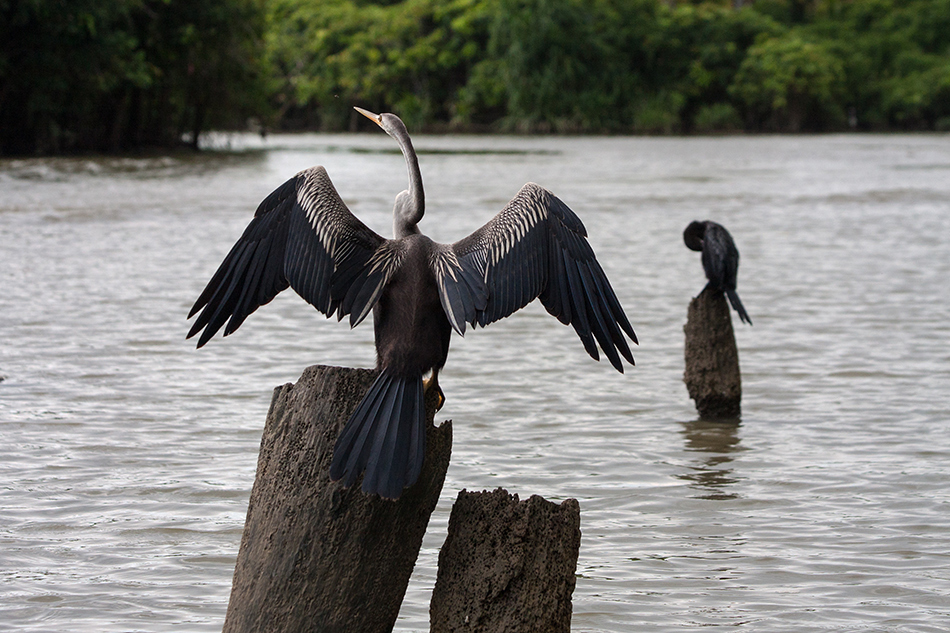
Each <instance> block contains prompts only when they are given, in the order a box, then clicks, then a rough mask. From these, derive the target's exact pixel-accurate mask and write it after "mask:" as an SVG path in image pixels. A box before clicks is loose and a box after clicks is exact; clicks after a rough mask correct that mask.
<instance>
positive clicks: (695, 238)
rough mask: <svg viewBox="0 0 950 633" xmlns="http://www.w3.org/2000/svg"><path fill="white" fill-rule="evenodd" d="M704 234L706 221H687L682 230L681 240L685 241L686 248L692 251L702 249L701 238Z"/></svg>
mask: <svg viewBox="0 0 950 633" xmlns="http://www.w3.org/2000/svg"><path fill="white" fill-rule="evenodd" d="M705 236H706V223H705V222H698V221H693V222H690V223H689V226H687V227H686V230H685V231H683V241H684V242H686V248H688V249H690V250H692V251H701V250H703V238H704V237H705Z"/></svg>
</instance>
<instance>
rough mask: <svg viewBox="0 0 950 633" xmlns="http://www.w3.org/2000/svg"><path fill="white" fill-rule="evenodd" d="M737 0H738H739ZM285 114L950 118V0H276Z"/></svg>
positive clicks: (339, 121)
mask: <svg viewBox="0 0 950 633" xmlns="http://www.w3.org/2000/svg"><path fill="white" fill-rule="evenodd" d="M735 5H744V6H740V7H739V8H736V6H735ZM269 6H270V15H269V20H270V25H271V26H270V30H269V32H268V33H269V35H268V37H269V40H268V54H269V56H270V63H271V66H272V68H273V69H274V71H275V76H276V78H277V81H278V84H277V85H276V86H275V90H276V91H277V92H276V96H277V99H278V100H279V103H280V107H281V110H280V111H281V113H282V114H283V118H282V119H281V120H282V121H283V122H284V123H285V124H289V125H293V124H299V125H306V126H310V127H319V128H324V129H339V128H341V127H345V126H346V125H347V122H348V121H352V120H353V119H352V116H351V115H350V114H349V111H348V108H349V106H350V105H351V104H353V103H362V104H366V105H367V106H368V107H373V108H380V109H382V108H389V109H393V110H395V111H397V112H399V113H400V114H402V115H403V116H404V118H405V119H406V120H407V121H408V122H409V123H410V124H411V125H413V126H416V127H422V126H430V127H431V126H437V125H440V124H441V125H444V126H447V127H453V126H454V127H457V128H462V129H465V128H479V127H485V126H487V127H490V128H492V129H508V130H524V131H531V130H534V131H544V130H554V131H598V132H600V131H607V132H640V133H681V132H686V133H688V132H713V131H735V130H743V129H744V130H754V131H801V130H809V131H822V130H836V129H848V128H858V129H864V130H883V129H914V130H916V129H930V130H933V129H943V130H946V129H950V0H850V1H849V0H755V1H754V2H750V1H749V0H746V2H744V3H743V2H741V1H736V0H733V1H731V2H730V1H721V2H709V1H707V2H697V3H690V2H663V1H660V0H449V1H446V0H404V1H402V2H389V3H383V2H376V3H369V2H363V1H360V0H271V2H270V5H269Z"/></svg>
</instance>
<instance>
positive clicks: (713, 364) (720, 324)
mask: <svg viewBox="0 0 950 633" xmlns="http://www.w3.org/2000/svg"><path fill="white" fill-rule="evenodd" d="M683 330H684V331H685V332H686V349H685V357H686V371H685V373H684V374H683V381H684V382H685V383H686V389H687V390H688V391H689V397H690V398H692V399H693V401H694V402H695V403H696V409H697V410H698V411H699V415H700V417H703V418H737V417H739V413H740V403H741V401H742V377H741V376H740V374H739V351H738V350H737V349H736V337H735V334H734V333H733V330H732V318H731V316H730V314H729V305H728V304H727V303H726V297H725V295H724V294H723V293H722V291H721V290H716V289H714V288H712V287H710V286H706V288H705V290H703V291H702V292H701V293H700V295H699V296H698V297H696V298H695V299H693V300H692V301H690V303H689V312H688V316H687V318H686V325H685V327H684V328H683Z"/></svg>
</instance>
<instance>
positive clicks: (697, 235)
mask: <svg viewBox="0 0 950 633" xmlns="http://www.w3.org/2000/svg"><path fill="white" fill-rule="evenodd" d="M683 241H684V242H686V246H687V247H688V248H689V249H691V250H694V251H702V252H703V270H704V271H706V279H708V280H709V283H708V284H706V285H708V286H712V287H713V288H717V289H719V290H722V291H723V292H725V293H726V296H727V297H729V303H731V304H732V307H733V309H735V311H736V312H738V313H739V319H740V320H742V322H744V323H748V324H749V325H752V319H750V318H749V314H748V313H747V312H746V311H745V307H744V306H743V305H742V301H740V300H739V295H738V294H736V273H738V271H739V249H737V248H736V244H735V242H733V241H732V236H731V235H729V231H727V230H726V229H725V227H724V226H722V225H721V224H716V223H715V222H711V221H709V220H706V221H705V222H695V221H694V222H690V224H689V226H687V227H686V230H685V231H683Z"/></svg>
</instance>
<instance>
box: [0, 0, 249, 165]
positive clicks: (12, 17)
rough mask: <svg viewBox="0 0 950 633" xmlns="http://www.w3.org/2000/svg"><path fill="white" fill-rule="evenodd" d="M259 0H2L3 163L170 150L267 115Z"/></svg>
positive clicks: (0, 130)
mask: <svg viewBox="0 0 950 633" xmlns="http://www.w3.org/2000/svg"><path fill="white" fill-rule="evenodd" d="M262 1H263V0H203V1H202V2H191V1H189V0H111V1H109V2H102V1H101V0H30V1H29V2H0V154H33V153H50V152H64V151H83V150H100V151H101V150H110V151H117V150H123V149H129V148H133V147H140V146H143V145H170V144H176V143H179V142H180V140H181V138H182V134H183V133H184V132H190V133H191V134H192V136H195V135H196V134H197V133H200V132H201V131H202V130H205V129H208V128H209V127H211V126H223V125H233V124H234V123H235V122H236V121H237V120H240V119H242V118H243V116H244V115H246V114H248V113H251V112H254V113H259V112H261V111H262V108H264V107H265V105H266V91H265V85H266V84H265V83H264V82H263V79H264V77H265V74H266V73H265V71H264V68H263V67H262V66H261V64H260V61H259V60H260V59H261V58H262V51H263V48H262V47H263V38H262V36H263V29H264V19H263V17H264V14H263V11H262V4H261V2H262Z"/></svg>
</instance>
